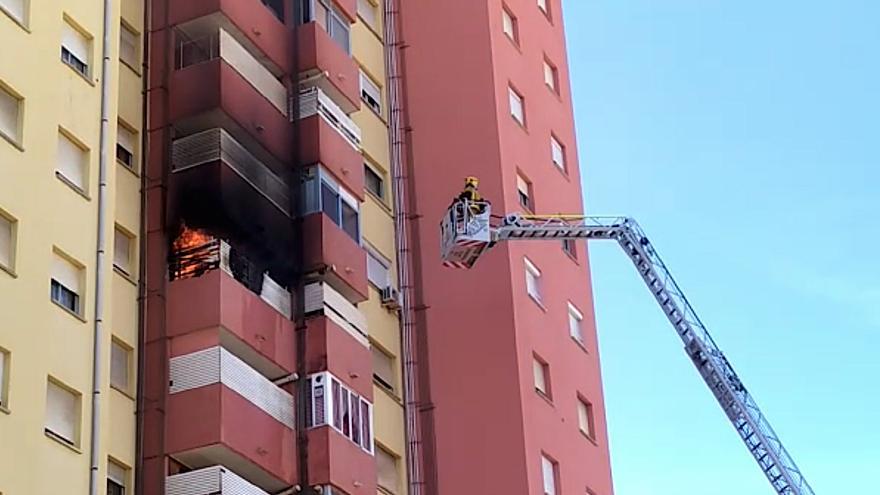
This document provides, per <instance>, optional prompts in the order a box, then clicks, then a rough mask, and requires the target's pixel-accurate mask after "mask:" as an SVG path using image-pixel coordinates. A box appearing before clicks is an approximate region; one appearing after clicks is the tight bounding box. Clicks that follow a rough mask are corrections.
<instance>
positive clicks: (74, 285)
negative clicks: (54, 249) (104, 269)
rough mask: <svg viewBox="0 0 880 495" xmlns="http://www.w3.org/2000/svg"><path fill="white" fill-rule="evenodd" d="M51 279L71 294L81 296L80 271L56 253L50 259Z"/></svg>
mask: <svg viewBox="0 0 880 495" xmlns="http://www.w3.org/2000/svg"><path fill="white" fill-rule="evenodd" d="M52 278H53V279H54V280H56V281H57V282H58V283H60V284H61V285H63V286H64V287H66V288H67V289H68V290H70V291H71V292H74V293H76V294H77V295H81V294H82V292H80V270H79V268H77V267H75V266H73V264H72V263H71V262H69V261H67V260H66V259H64V258H63V257H62V256H61V255H59V254H58V253H54V254H53V258H52Z"/></svg>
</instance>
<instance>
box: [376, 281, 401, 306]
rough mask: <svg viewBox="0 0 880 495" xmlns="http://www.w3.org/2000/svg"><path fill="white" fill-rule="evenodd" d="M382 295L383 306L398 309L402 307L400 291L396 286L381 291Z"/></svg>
mask: <svg viewBox="0 0 880 495" xmlns="http://www.w3.org/2000/svg"><path fill="white" fill-rule="evenodd" d="M380 294H381V297H382V306H384V307H385V308H386V309H389V310H392V311H397V310H398V309H400V291H398V290H397V288H396V287H392V286H390V285H389V286H388V287H385V288H384V289H382V291H381V292H380Z"/></svg>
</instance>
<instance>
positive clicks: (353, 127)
mask: <svg viewBox="0 0 880 495" xmlns="http://www.w3.org/2000/svg"><path fill="white" fill-rule="evenodd" d="M312 115H320V116H321V118H322V119H324V120H325V121H327V123H328V124H330V126H331V127H333V128H334V129H336V131H338V132H339V134H341V135H342V137H344V138H345V140H346V141H348V144H350V145H351V146H352V147H353V148H354V149H355V150H357V151H360V150H361V129H360V127H358V126H357V124H355V123H354V121H353V120H351V119H350V118H349V117H348V115H346V114H345V112H343V111H342V109H341V108H339V105H337V104H336V103H334V102H333V99H332V98H330V97H329V96H327V94H326V93H324V91H322V90H321V88H318V87H316V86H313V87H311V88H306V89H303V90H300V92H299V118H301V119H304V118H307V117H311V116H312Z"/></svg>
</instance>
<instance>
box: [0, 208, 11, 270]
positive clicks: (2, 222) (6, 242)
mask: <svg viewBox="0 0 880 495" xmlns="http://www.w3.org/2000/svg"><path fill="white" fill-rule="evenodd" d="M12 241H13V239H12V222H10V221H9V219H8V218H6V217H3V216H0V265H3V266H5V267H11V265H12V250H13V248H14V247H13V245H12Z"/></svg>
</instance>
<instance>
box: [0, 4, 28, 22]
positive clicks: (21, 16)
mask: <svg viewBox="0 0 880 495" xmlns="http://www.w3.org/2000/svg"><path fill="white" fill-rule="evenodd" d="M27 4H28V0H0V10H2V11H4V12H6V13H7V14H9V17H12V18H13V19H15V20H16V21H17V22H18V23H19V24H21V25H25V24H27V22H26V15H27Z"/></svg>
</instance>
